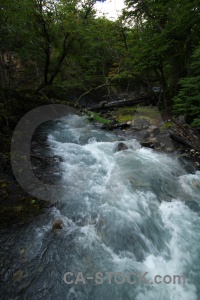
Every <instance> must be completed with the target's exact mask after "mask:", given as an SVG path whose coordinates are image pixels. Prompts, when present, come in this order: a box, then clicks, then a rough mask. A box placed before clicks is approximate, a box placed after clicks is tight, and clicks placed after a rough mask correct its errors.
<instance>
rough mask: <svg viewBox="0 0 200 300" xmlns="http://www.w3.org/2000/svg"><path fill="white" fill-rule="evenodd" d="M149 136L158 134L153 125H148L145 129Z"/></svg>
mask: <svg viewBox="0 0 200 300" xmlns="http://www.w3.org/2000/svg"><path fill="white" fill-rule="evenodd" d="M147 132H148V133H149V134H153V135H158V134H159V133H160V129H159V128H158V127H157V126H155V125H150V126H149V127H148V129H147Z"/></svg>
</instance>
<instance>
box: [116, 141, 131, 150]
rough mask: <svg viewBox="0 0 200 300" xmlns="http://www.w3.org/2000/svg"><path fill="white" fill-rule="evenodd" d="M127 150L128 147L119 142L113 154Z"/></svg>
mask: <svg viewBox="0 0 200 300" xmlns="http://www.w3.org/2000/svg"><path fill="white" fill-rule="evenodd" d="M127 149H128V146H127V145H126V144H124V143H122V142H121V143H119V144H118V145H117V147H116V148H115V152H119V151H124V150H127Z"/></svg>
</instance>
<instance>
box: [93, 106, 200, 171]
mask: <svg viewBox="0 0 200 300" xmlns="http://www.w3.org/2000/svg"><path fill="white" fill-rule="evenodd" d="M124 112H125V113H126V114H125V115H124ZM120 113H121V115H120ZM127 113H128V114H127ZM99 115H100V117H102V118H105V119H107V120H109V124H103V125H102V126H101V129H103V130H109V131H112V132H113V133H115V134H116V135H119V136H123V137H124V138H125V139H133V138H135V139H136V140H138V141H139V142H140V144H141V146H143V147H148V148H151V149H154V150H155V151H158V152H162V153H171V154H174V155H177V156H178V157H179V158H180V160H181V162H182V163H183V165H184V166H185V167H186V169H187V172H189V173H194V172H195V171H197V170H200V129H194V128H192V127H191V126H189V125H188V124H187V123H186V121H185V117H184V116H180V117H178V118H176V119H175V118H171V117H170V116H169V115H166V114H164V113H163V114H161V113H160V112H159V111H158V108H157V107H155V106H139V108H135V109H133V107H130V108H129V107H126V109H124V110H123V109H122V110H118V109H116V108H113V107H112V108H111V109H110V110H107V109H106V110H105V109H104V108H101V109H100V110H99ZM119 116H120V117H119ZM126 116H127V119H126V120H125V121H123V122H120V120H123V117H126ZM89 120H90V121H91V122H92V123H96V122H95V118H94V116H93V114H91V115H90V116H89ZM97 123H98V122H97Z"/></svg>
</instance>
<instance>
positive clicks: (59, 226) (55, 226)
mask: <svg viewBox="0 0 200 300" xmlns="http://www.w3.org/2000/svg"><path fill="white" fill-rule="evenodd" d="M63 226H64V224H63V221H62V220H55V221H54V222H53V224H52V230H57V229H62V228H63Z"/></svg>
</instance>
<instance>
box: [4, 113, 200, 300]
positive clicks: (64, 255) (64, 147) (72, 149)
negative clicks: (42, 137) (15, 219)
mask: <svg viewBox="0 0 200 300" xmlns="http://www.w3.org/2000/svg"><path fill="white" fill-rule="evenodd" d="M47 134H48V143H49V146H50V151H51V153H52V155H57V156H59V157H61V158H62V161H61V163H60V171H59V174H60V175H61V182H62V184H63V185H64V186H65V187H66V193H64V194H63V195H62V196H60V195H59V199H55V200H56V203H57V205H56V206H54V207H52V208H50V209H49V210H48V211H47V212H46V213H44V214H43V215H41V216H39V217H37V218H36V219H35V220H34V221H33V222H32V223H31V224H28V225H24V226H20V227H19V228H18V229H17V230H16V227H14V228H9V229H7V230H5V231H4V232H3V233H2V235H1V237H0V245H1V250H0V266H1V290H0V293H1V294H0V299H2V300H7V299H9V300H11V299H17V300H18V299H19V300H21V299H23V300H24V299H27V300H36V299H37V300H39V299H42V300H43V299H44V300H68V299H69V300H122V299H123V300H129V299H130V300H180V299H181V300H198V299H200V285H199V282H200V172H196V173H195V174H188V173H187V171H186V170H185V169H184V168H183V166H182V164H181V162H180V160H179V159H178V157H176V156H175V155H170V154H163V153H157V152H155V151H153V150H151V149H147V148H142V147H141V146H140V144H139V143H138V142H137V141H136V140H135V139H131V140H125V141H123V143H125V144H126V145H127V146H128V149H127V150H125V151H116V148H117V144H118V143H119V141H120V139H121V138H120V137H117V136H116V135H114V134H112V133H110V132H106V131H102V130H100V129H99V128H98V127H95V126H94V125H91V124H89V123H88V122H87V121H86V118H85V117H80V116H76V115H70V116H68V117H66V118H62V119H60V120H58V121H56V122H55V124H54V126H53V128H49V129H48V130H47ZM55 220H62V222H63V229H61V230H57V231H52V223H53V222H54V221H55ZM110 272H112V273H110ZM66 273H68V275H66ZM118 273H120V274H118ZM144 274H145V276H144ZM178 276H180V277H178ZM64 279H65V280H64ZM178 281H179V282H178Z"/></svg>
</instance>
